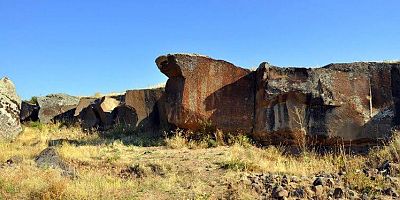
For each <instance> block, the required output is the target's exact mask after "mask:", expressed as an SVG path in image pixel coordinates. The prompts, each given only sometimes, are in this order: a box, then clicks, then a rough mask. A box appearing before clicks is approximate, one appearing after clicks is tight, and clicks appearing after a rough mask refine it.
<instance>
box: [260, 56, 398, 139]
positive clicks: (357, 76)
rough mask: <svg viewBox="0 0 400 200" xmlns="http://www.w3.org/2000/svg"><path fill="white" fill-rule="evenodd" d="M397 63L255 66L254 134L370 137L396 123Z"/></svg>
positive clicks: (270, 136)
mask: <svg viewBox="0 0 400 200" xmlns="http://www.w3.org/2000/svg"><path fill="white" fill-rule="evenodd" d="M399 69H400V66H399V64H389V63H374V62H368V63H364V62H363V63H348V64H331V65H328V66H325V67H323V68H315V69H305V68H279V67H275V66H271V65H269V64H268V63H263V64H261V66H260V67H259V68H258V70H257V95H256V109H255V114H256V119H255V122H256V123H255V129H254V133H253V136H254V137H255V138H257V139H258V140H260V141H262V142H264V143H268V144H282V143H283V144H296V143H297V142H298V141H301V140H302V139H301V138H302V137H306V138H312V139H316V140H317V141H319V144H336V143H338V142H339V143H342V142H345V143H352V144H361V143H369V142H374V141H376V140H378V139H382V138H387V137H389V136H390V131H391V128H392V127H393V126H396V125H399V122H400V120H398V119H399V111H400V109H399V108H400V107H399V106H398V105H399V103H398V102H399V100H398V99H399V97H400V84H399V83H400V73H399Z"/></svg>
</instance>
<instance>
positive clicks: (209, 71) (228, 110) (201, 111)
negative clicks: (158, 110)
mask: <svg viewBox="0 0 400 200" xmlns="http://www.w3.org/2000/svg"><path fill="white" fill-rule="evenodd" d="M156 64H157V66H158V68H159V69H160V71H161V72H162V73H164V74H165V75H166V76H168V78H169V79H168V82H167V84H166V88H165V92H166V115H167V118H168V122H170V123H172V124H174V125H176V126H177V127H180V128H185V129H192V130H197V129H199V128H201V127H202V125H203V124H204V123H205V122H207V123H211V124H212V125H213V126H214V127H215V128H218V129H221V130H223V131H225V132H243V133H250V132H251V131H252V128H253V122H254V121H253V120H254V98H255V81H254V76H255V73H254V72H251V71H250V70H247V69H243V68H240V67H237V66H235V65H233V64H231V63H229V62H226V61H222V60H215V59H212V58H209V57H206V56H201V55H195V54H169V55H165V56H160V57H158V58H157V59H156Z"/></svg>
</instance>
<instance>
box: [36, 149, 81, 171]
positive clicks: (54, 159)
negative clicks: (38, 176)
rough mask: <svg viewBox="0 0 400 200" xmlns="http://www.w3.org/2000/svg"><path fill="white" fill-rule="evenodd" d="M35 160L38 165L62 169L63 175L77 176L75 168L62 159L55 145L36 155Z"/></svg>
mask: <svg viewBox="0 0 400 200" xmlns="http://www.w3.org/2000/svg"><path fill="white" fill-rule="evenodd" d="M35 162H36V164H37V166H38V167H42V168H46V167H50V168H55V169H61V170H62V175H63V176H69V177H71V178H74V177H76V174H75V170H73V169H72V168H71V167H70V166H69V165H68V164H67V163H66V162H65V161H64V160H62V159H61V157H60V155H59V154H58V152H57V150H56V148H54V147H48V148H46V149H44V150H43V151H42V152H40V154H39V155H38V156H36V158H35Z"/></svg>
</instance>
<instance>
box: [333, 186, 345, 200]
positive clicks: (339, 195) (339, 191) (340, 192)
mask: <svg viewBox="0 0 400 200" xmlns="http://www.w3.org/2000/svg"><path fill="white" fill-rule="evenodd" d="M342 197H343V190H342V188H335V191H333V198H335V199H340V198H342Z"/></svg>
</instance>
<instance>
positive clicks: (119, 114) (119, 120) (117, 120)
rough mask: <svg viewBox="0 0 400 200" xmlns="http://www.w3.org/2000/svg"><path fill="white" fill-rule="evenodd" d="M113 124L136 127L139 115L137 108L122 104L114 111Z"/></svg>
mask: <svg viewBox="0 0 400 200" xmlns="http://www.w3.org/2000/svg"><path fill="white" fill-rule="evenodd" d="M112 116H113V124H114V125H121V126H125V127H132V128H135V127H136V124H137V122H138V115H137V113H136V110H135V108H133V107H131V106H128V105H125V104H123V105H120V106H117V107H116V108H114V110H113V111H112Z"/></svg>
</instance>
